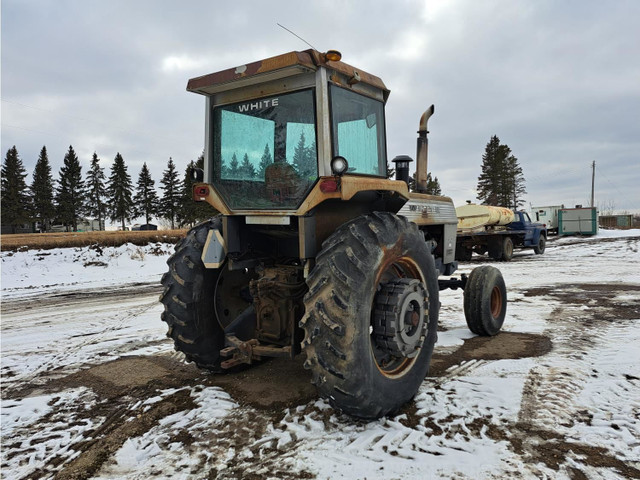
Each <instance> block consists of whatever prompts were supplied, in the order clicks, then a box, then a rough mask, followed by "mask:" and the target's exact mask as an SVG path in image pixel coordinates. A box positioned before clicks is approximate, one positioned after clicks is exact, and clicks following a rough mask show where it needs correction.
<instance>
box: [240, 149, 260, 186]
mask: <svg viewBox="0 0 640 480" xmlns="http://www.w3.org/2000/svg"><path fill="white" fill-rule="evenodd" d="M238 172H239V176H240V179H241V180H251V179H252V178H255V176H256V169H255V167H254V166H253V164H252V163H251V162H250V161H249V155H247V154H246V153H245V154H244V157H243V158H242V163H241V164H240V167H239V168H238Z"/></svg>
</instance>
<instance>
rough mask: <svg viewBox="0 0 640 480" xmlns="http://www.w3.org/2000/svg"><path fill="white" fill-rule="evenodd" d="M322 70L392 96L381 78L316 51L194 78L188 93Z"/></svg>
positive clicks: (283, 56) (213, 91)
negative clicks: (332, 59)
mask: <svg viewBox="0 0 640 480" xmlns="http://www.w3.org/2000/svg"><path fill="white" fill-rule="evenodd" d="M321 67H325V68H326V69H327V70H329V71H330V73H329V75H330V76H331V71H334V72H337V73H339V74H342V75H344V76H346V78H353V77H356V78H357V81H358V82H362V83H366V84H368V85H371V86H373V87H375V88H378V89H380V90H382V92H383V95H384V98H385V99H386V98H387V97H388V95H389V90H388V89H387V87H386V86H385V84H384V83H383V82H382V80H381V79H380V78H379V77H376V76H375V75H371V74H370V73H367V72H365V71H363V70H360V69H357V68H355V67H352V66H351V65H349V64H347V63H344V62H342V61H330V60H326V59H325V55H324V54H323V53H320V52H318V51H317V50H313V49H309V50H304V51H301V52H297V51H296V52H289V53H284V54H282V55H277V56H275V57H271V58H267V59H264V60H259V61H257V62H253V63H248V64H246V65H240V66H238V67H234V68H228V69H226V70H222V71H220V72H215V73H210V74H208V75H203V76H200V77H195V78H192V79H190V80H189V82H188V83H187V91H189V92H194V93H199V94H201V95H213V94H215V93H218V92H222V91H226V90H232V89H234V88H240V87H243V86H246V85H255V84H257V83H263V82H267V81H270V80H276V79H280V78H285V77H289V76H292V75H296V74H301V73H310V72H315V71H316V70H318V69H319V68H321ZM332 80H333V81H336V82H337V83H340V81H339V80H338V77H337V76H334V77H332Z"/></svg>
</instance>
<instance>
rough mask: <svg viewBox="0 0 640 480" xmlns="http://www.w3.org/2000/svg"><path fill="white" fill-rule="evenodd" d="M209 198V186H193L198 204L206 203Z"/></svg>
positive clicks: (194, 197) (194, 196)
mask: <svg viewBox="0 0 640 480" xmlns="http://www.w3.org/2000/svg"><path fill="white" fill-rule="evenodd" d="M207 196H209V187H208V186H207V185H194V186H193V199H194V200H195V201H196V202H204V201H205V200H206V199H207Z"/></svg>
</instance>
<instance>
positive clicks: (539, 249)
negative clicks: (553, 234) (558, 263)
mask: <svg viewBox="0 0 640 480" xmlns="http://www.w3.org/2000/svg"><path fill="white" fill-rule="evenodd" d="M546 248H547V239H546V238H545V237H544V235H540V238H539V239H538V245H536V246H535V247H533V251H534V252H536V254H538V255H542V254H543V253H544V251H545V249H546Z"/></svg>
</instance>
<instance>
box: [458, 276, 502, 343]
mask: <svg viewBox="0 0 640 480" xmlns="http://www.w3.org/2000/svg"><path fill="white" fill-rule="evenodd" d="M506 314H507V289H506V286H505V284H504V278H502V273H500V270H498V269H497V268H495V267H492V266H490V265H483V266H481V267H478V268H474V269H473V270H472V271H471V274H470V275H469V278H468V279H467V284H466V285H465V288H464V316H465V318H466V320H467V326H468V327H469V330H471V331H472V332H473V333H475V334H476V335H482V336H493V335H497V334H498V332H500V329H501V328H502V324H503V323H504V318H505V316H506Z"/></svg>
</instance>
